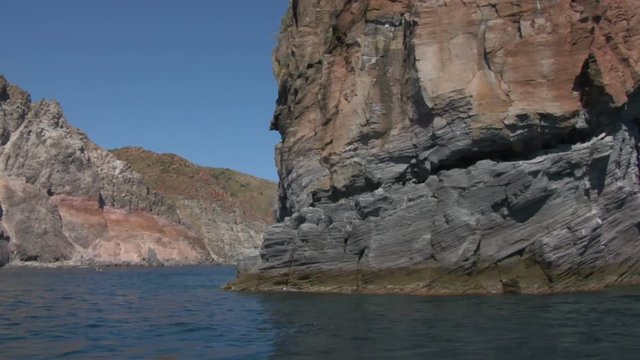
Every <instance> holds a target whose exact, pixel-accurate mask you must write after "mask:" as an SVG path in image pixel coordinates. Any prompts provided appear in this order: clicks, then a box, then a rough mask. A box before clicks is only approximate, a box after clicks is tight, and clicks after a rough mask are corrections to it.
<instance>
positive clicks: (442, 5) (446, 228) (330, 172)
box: [230, 0, 640, 294]
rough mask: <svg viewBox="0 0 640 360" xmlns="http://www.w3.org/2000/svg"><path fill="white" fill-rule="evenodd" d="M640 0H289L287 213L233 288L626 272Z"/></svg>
mask: <svg viewBox="0 0 640 360" xmlns="http://www.w3.org/2000/svg"><path fill="white" fill-rule="evenodd" d="M638 6H639V4H638V1H637V0H601V1H597V2H594V1H587V0H554V1H550V0H523V1H512V0H511V1H505V0H493V1H484V0H455V1H453V0H420V1H419V0H356V1H346V0H309V1H306V0H305V1H299V0H293V1H292V3H291V6H290V9H289V11H288V13H287V15H286V18H285V19H284V21H283V26H282V31H281V34H280V42H279V45H278V47H277V49H276V51H275V56H274V64H275V73H276V76H277V78H278V80H279V83H280V92H279V99H278V103H277V110H276V114H275V117H274V120H273V123H272V128H273V129H276V130H278V131H279V132H280V133H281V134H282V143H281V144H279V145H278V147H277V155H276V157H277V165H278V169H279V175H280V189H279V221H280V222H279V224H277V225H274V226H273V227H271V228H270V229H269V230H268V231H267V233H266V235H265V238H264V244H263V247H262V251H261V256H260V257H257V258H252V259H248V260H247V261H246V262H245V263H244V264H243V266H241V268H240V269H241V272H242V273H241V275H240V279H239V280H238V281H237V282H235V283H234V284H231V285H230V288H232V289H240V290H241V289H257V290H280V289H283V288H286V289H298V290H308V291H342V292H352V291H362V292H406V293H416V294H435V293H460V292H549V291H561V290H570V289H592V288H599V287H601V286H604V285H606V284H611V283H629V282H633V281H637V280H638V274H639V270H640V198H639V195H638V190H640V185H639V170H638V146H637V144H638V137H639V136H640V135H639V133H638V120H639V117H640V95H639V90H638V88H639V84H640V50H639V49H640V14H639V12H638Z"/></svg>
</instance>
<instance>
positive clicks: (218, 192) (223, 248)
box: [112, 147, 277, 264]
mask: <svg viewBox="0 0 640 360" xmlns="http://www.w3.org/2000/svg"><path fill="white" fill-rule="evenodd" d="M112 153H113V154H114V155H115V156H116V157H117V158H118V159H120V160H123V161H126V162H127V163H128V164H130V165H131V166H132V167H133V169H134V170H135V171H136V172H138V173H139V174H141V175H142V176H143V178H144V180H145V183H146V184H149V186H150V187H151V188H152V189H153V190H154V191H157V192H159V193H162V194H163V195H164V196H165V198H166V199H168V200H169V201H171V203H173V204H175V206H176V209H177V211H178V214H179V216H180V219H182V222H183V223H184V224H187V225H188V226H189V227H190V228H191V229H194V230H195V231H196V232H197V233H198V235H200V236H201V237H202V238H203V240H204V243H205V245H206V247H207V249H208V250H209V253H210V254H211V256H212V257H213V258H214V259H215V260H216V261H217V262H220V263H226V264H235V263H237V262H238V261H239V260H240V259H241V258H244V257H246V256H251V255H255V254H257V253H258V251H259V249H260V245H261V243H262V235H263V234H264V230H265V228H266V227H267V225H269V224H273V222H274V220H275V219H274V215H273V206H274V203H275V199H276V192H277V187H276V185H275V184H274V183H273V182H271V181H267V180H263V179H259V178H256V177H253V176H249V175H246V174H242V173H239V172H236V171H233V170H229V169H216V168H207V167H201V166H197V165H195V164H193V163H191V162H189V161H187V160H185V159H183V158H181V157H179V156H177V155H174V154H156V153H153V152H151V151H148V150H145V149H142V148H138V147H126V148H122V149H117V150H113V151H112Z"/></svg>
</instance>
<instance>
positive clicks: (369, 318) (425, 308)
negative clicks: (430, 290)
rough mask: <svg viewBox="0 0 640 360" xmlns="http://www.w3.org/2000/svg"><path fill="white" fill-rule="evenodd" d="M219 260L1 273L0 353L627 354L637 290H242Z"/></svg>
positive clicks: (639, 341) (635, 352) (632, 353)
mask: <svg viewBox="0 0 640 360" xmlns="http://www.w3.org/2000/svg"><path fill="white" fill-rule="evenodd" d="M234 276H235V272H234V269H233V268H230V267H186V268H160V269H135V268H126V269H104V270H103V271H96V270H94V269H52V270H41V269H40V270H35V269H3V270H0V359H51V358H59V359H263V358H275V359H326V358H331V359H388V358H398V359H638V358H640V289H638V288H624V289H612V290H609V291H607V292H604V293H599V294H571V295H554V296H484V297H448V298H447V297H440V298H423V297H410V296H346V295H309V294H243V293H231V292H225V291H222V290H220V289H219V288H220V286H221V285H222V284H224V283H226V282H227V281H229V280H230V279H232V278H233V277H234Z"/></svg>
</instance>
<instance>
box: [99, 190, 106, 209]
mask: <svg viewBox="0 0 640 360" xmlns="http://www.w3.org/2000/svg"><path fill="white" fill-rule="evenodd" d="M106 205H107V203H106V201H105V200H104V197H103V196H102V193H98V207H100V210H104V207H105V206H106Z"/></svg>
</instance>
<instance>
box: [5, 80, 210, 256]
mask: <svg viewBox="0 0 640 360" xmlns="http://www.w3.org/2000/svg"><path fill="white" fill-rule="evenodd" d="M0 208H1V211H0V266H2V265H5V264H6V263H8V262H11V261H16V262H41V263H54V262H66V263H67V264H70V265H79V264H110V265H115V264H127V265H143V264H155V265H157V264H158V263H160V262H161V263H166V264H194V263H202V262H208V261H210V260H211V258H210V256H209V254H208V251H207V249H206V247H205V245H204V243H203V242H202V240H201V238H200V237H199V236H198V235H197V234H195V233H193V232H191V231H189V230H187V229H186V228H184V227H183V226H182V225H179V217H178V213H177V211H176V209H175V206H173V205H172V204H171V203H170V202H168V201H166V200H165V199H164V198H163V197H162V195H160V194H158V193H155V192H152V191H150V190H149V188H148V187H147V186H146V185H145V183H144V182H143V179H142V177H141V176H140V175H138V174H137V173H135V172H134V171H133V170H132V169H131V167H130V166H129V165H128V164H126V163H125V162H123V161H119V160H117V159H116V158H115V157H114V156H113V155H111V154H110V153H109V152H107V151H105V150H103V149H101V148H99V147H98V146H97V145H95V144H94V143H92V142H91V141H90V140H89V139H88V138H87V137H86V135H85V134H83V133H82V132H81V131H79V130H77V129H74V128H72V127H70V126H69V125H68V123H67V122H66V120H65V118H64V116H63V114H62V110H61V108H60V106H59V105H58V104H57V103H55V102H50V101H41V102H38V103H32V102H31V99H30V96H29V94H28V93H26V92H25V91H23V90H21V89H20V88H18V87H16V86H12V85H10V84H9V83H8V82H7V81H6V80H5V79H4V78H3V77H1V76H0Z"/></svg>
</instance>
